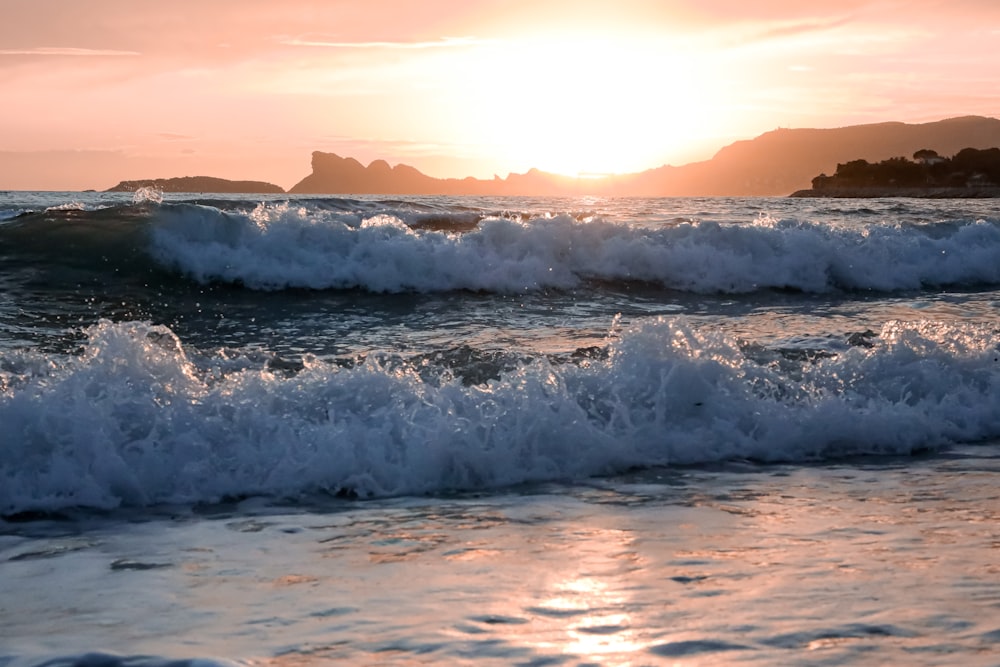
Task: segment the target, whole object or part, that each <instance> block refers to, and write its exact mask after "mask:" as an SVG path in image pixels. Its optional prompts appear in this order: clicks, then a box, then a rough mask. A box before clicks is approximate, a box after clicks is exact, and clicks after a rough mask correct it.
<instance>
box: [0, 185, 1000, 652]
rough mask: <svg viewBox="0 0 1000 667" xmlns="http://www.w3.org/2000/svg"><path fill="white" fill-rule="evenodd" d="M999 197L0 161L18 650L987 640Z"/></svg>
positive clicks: (992, 573) (3, 540) (697, 646)
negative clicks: (304, 178) (651, 189)
mask: <svg viewBox="0 0 1000 667" xmlns="http://www.w3.org/2000/svg"><path fill="white" fill-rule="evenodd" d="M998 315H1000V208H998V204H997V203H996V200H920V199H851V200H844V199H840V200H838V199H830V200H827V199H784V198H667V199H600V198H567V199H546V198H527V197H525V198H476V197H397V198H387V197H357V198H347V197H332V196H330V197H293V196H289V195H260V196H248V195H233V196H225V195H200V196H199V195H166V196H164V195H162V194H160V193H157V192H153V191H148V190H147V191H141V192H139V193H136V194H135V195H131V194H108V193H53V192H39V193H29V192H0V517H2V518H0V667H28V666H30V667H41V666H43V665H44V666H46V667H71V666H72V667H166V666H169V667H181V666H188V667H214V666H219V665H261V666H273V667H292V666H295V667H298V666H313V665H326V664H353V665H535V666H542V665H685V666H687V665H729V664H733V665H769V666H771V665H773V666H777V665H791V664H794V665H890V664H892V665H903V664H905V665H958V664H961V665H993V666H996V665H1000V317H998Z"/></svg>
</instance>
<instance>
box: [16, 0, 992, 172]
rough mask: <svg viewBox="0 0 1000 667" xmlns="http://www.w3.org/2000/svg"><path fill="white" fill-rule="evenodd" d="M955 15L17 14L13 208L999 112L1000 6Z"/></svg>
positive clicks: (191, 7) (628, 155) (377, 9)
mask: <svg viewBox="0 0 1000 667" xmlns="http://www.w3.org/2000/svg"><path fill="white" fill-rule="evenodd" d="M55 7H58V11H55V10H54V9H53V8H55ZM944 7H945V6H944V5H941V4H940V3H938V2H936V0H914V1H913V2H912V3H910V4H908V5H907V10H906V12H901V11H900V10H899V8H898V7H897V6H896V3H864V2H860V1H857V0H849V2H847V3H833V4H815V3H813V4H804V3H801V2H798V1H794V0H774V1H773V2H768V3H764V4H760V3H756V4H755V3H746V2H743V1H742V0H739V1H738V0H715V1H714V2H711V3H704V2H695V1H694V0H677V1H676V2H670V3H664V2H662V1H658V0H618V1H616V2H615V3H607V2H599V1H598V0H575V1H574V2H569V1H568V0H531V1H528V0H510V1H509V2H508V1H504V2H497V1H496V0H468V1H467V2H457V1H454V0H426V2H423V3H412V2H403V1H402V0H377V1H376V2H373V3H368V4H360V3H339V2H338V3H331V2H325V1H323V0H287V2H285V3H281V4H276V3H269V2H265V0H218V1H217V2H211V3H205V2H195V0H177V2H175V3H132V4H130V5H128V6H127V7H123V6H122V5H121V4H120V3H118V2H115V1H114V0H92V2H88V3H59V2H57V1H56V0H38V1H37V2H31V3H29V2H17V3H12V4H11V6H10V7H8V8H6V11H5V14H4V21H3V22H0V81H2V82H3V90H4V93H5V95H6V96H7V99H9V100H12V102H11V103H9V104H6V105H3V106H2V107H0V128H3V132H0V189H5V188H7V189H83V188H101V187H110V186H111V185H113V184H114V183H116V182H118V181H120V180H124V179H133V178H156V177H171V176H181V175H210V176H218V177H223V178H232V179H251V180H264V181H270V182H272V183H276V184H278V185H281V186H282V187H285V188H288V187H291V186H292V185H294V184H295V183H296V182H297V181H298V180H300V179H301V178H303V177H305V176H306V175H308V173H309V156H310V154H311V152H312V151H315V150H319V151H327V152H334V153H338V154H339V155H342V156H345V157H347V156H349V157H354V158H356V159H358V160H359V161H360V162H362V163H364V164H367V163H369V162H371V161H372V160H375V159H383V160H386V161H387V162H389V163H390V164H408V165H411V166H413V167H415V168H417V169H419V170H421V171H423V172H424V173H426V174H427V175H429V176H434V177H438V178H445V177H449V178H463V177H466V176H474V177H477V178H485V179H489V178H492V177H493V175H494V174H496V175H499V176H501V177H504V176H506V175H507V174H509V173H524V172H526V171H528V170H529V169H531V168H538V169H541V170H543V171H548V172H553V173H557V174H563V175H567V176H575V177H580V178H586V177H589V176H593V175H607V174H612V173H632V172H639V171H643V170H646V169H653V168H656V167H660V166H662V165H665V164H673V165H682V164H685V163H688V162H694V161H698V160H706V159H709V158H710V157H711V156H712V155H713V154H714V153H715V152H716V151H718V150H719V149H721V148H722V147H724V146H725V145H727V144H729V143H732V142H733V141H736V140H739V139H751V138H753V137H755V136H757V135H759V134H762V133H764V132H767V131H770V130H773V129H775V128H777V127H843V126H846V125H854V124H861V123H875V122H884V121H902V122H908V123H914V122H927V121H932V120H940V119H943V118H948V117H954V116H960V115H983V116H996V115H997V109H1000V97H998V95H997V94H996V93H995V92H994V91H996V90H998V86H997V72H1000V52H997V50H996V49H995V48H993V47H994V42H995V40H996V35H997V30H996V28H995V27H994V26H996V25H998V24H1000V4H996V3H985V2H980V1H979V0H955V1H954V2H953V3H952V4H949V5H948V6H947V7H948V11H945V9H944ZM83 24H86V26H87V30H85V31H81V30H80V25H83ZM67 111H71V113H68V112H67ZM71 163H72V164H71Z"/></svg>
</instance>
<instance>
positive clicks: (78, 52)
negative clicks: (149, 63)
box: [0, 46, 142, 57]
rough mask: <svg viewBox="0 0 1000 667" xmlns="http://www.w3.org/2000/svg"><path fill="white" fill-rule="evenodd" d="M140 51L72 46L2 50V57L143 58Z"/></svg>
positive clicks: (0, 54)
mask: <svg viewBox="0 0 1000 667" xmlns="http://www.w3.org/2000/svg"><path fill="white" fill-rule="evenodd" d="M141 55H142V54H141V53H139V52H138V51H118V50H115V49H79V48H75V47H72V46H36V47H32V48H29V49H0V56H73V57H78V56H83V57H94V56H105V57H106V56H112V57H121V56H141Z"/></svg>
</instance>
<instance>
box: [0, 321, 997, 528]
mask: <svg viewBox="0 0 1000 667" xmlns="http://www.w3.org/2000/svg"><path fill="white" fill-rule="evenodd" d="M87 333H88V336H89V342H88V344H87V345H86V348H85V350H84V353H83V354H82V355H81V356H79V357H66V358H62V357H60V358H55V357H45V360H46V361H47V363H39V362H38V360H35V361H32V360H31V359H28V358H27V357H25V356H24V354H25V353H20V356H18V357H16V358H14V357H10V358H5V359H4V362H5V363H4V364H2V365H0V368H2V369H4V370H2V374H3V378H2V379H3V381H0V423H2V424H3V429H2V430H0V479H2V480H3V483H2V484H0V511H3V512H12V511H18V510H23V509H31V508H36V509H37V508H46V509H57V508H61V507H68V506H76V505H87V506H93V507H115V506H118V505H121V504H126V505H146V504H151V503H165V502H170V503H191V502H199V501H214V500H218V499H220V498H222V497H224V496H227V495H231V496H233V495H236V496H238V495H245V494H278V495H291V496H296V495H298V494H301V493H308V492H314V491H319V490H329V491H335V490H338V489H351V490H354V491H357V492H358V493H360V494H361V495H373V496H377V495H395V494H410V493H420V492H440V491H445V490H449V489H470V488H488V487H495V486H498V485H506V484H512V483H518V482H523V481H528V480H546V479H559V478H566V477H580V476H589V475H597V474H604V473H609V472H614V471H618V470H623V469H626V468H628V467H630V466H635V465H670V464H677V463H702V462H713V461H720V460H726V459H743V458H752V459H760V460H765V461H775V460H793V461H802V460H822V459H825V458H829V457H840V456H847V455H854V454H871V453H879V454H907V453H910V452H912V451H913V450H915V449H919V448H926V447H930V448H933V447H936V446H939V445H942V444H944V443H947V442H952V441H963V442H969V441H976V440H981V439H984V438H995V437H998V436H1000V409H998V408H1000V363H998V361H997V357H998V351H997V348H996V343H995V341H996V331H995V330H993V329H991V328H989V327H983V326H973V325H965V326H958V325H945V324H940V323H933V322H927V323H918V324H904V323H892V324H888V325H886V327H885V328H884V329H883V330H882V332H881V335H880V336H879V337H878V338H876V339H875V340H874V341H873V342H874V346H873V347H871V348H866V347H857V348H850V349H848V350H847V351H845V352H844V353H842V354H840V355H839V356H837V357H835V358H829V359H823V360H820V361H819V362H816V363H814V364H809V363H806V364H805V365H803V366H801V367H796V368H795V369H794V370H793V371H788V370H783V369H782V368H781V367H779V366H769V365H761V364H759V363H757V362H755V361H753V360H751V359H749V358H748V357H747V356H746V355H745V354H744V353H743V349H742V348H741V346H740V345H739V344H737V342H735V341H733V340H731V339H729V338H727V337H725V336H723V335H722V334H720V333H718V332H715V331H703V330H698V329H695V328H692V327H691V326H690V325H689V324H688V323H687V322H686V321H685V320H683V319H672V320H656V321H652V322H649V323H647V324H645V325H643V326H639V327H637V328H634V329H630V330H627V331H625V332H624V333H623V334H622V337H621V338H620V340H617V341H615V342H614V343H613V344H612V345H611V348H610V355H609V357H608V358H607V359H606V360H590V361H587V362H585V363H583V364H582V365H579V366H578V365H573V364H565V365H556V364H552V363H550V362H548V361H546V360H544V359H539V360H536V361H533V362H531V363H528V364H526V365H524V366H522V367H520V368H518V369H516V370H514V371H511V372H508V373H505V374H503V375H502V376H501V377H500V378H499V379H498V380H494V381H491V382H490V383H489V384H487V385H482V386H464V385H463V384H461V383H460V382H458V381H455V380H449V379H447V376H446V375H442V376H441V377H442V378H443V379H438V380H429V379H427V374H426V373H424V374H423V376H422V375H421V374H418V372H417V370H415V369H413V368H411V367H408V366H405V365H400V364H395V365H393V364H386V363H383V362H379V361H378V360H377V359H375V358H374V357H369V359H368V361H366V362H365V363H363V364H361V365H359V366H357V367H354V368H341V367H338V366H337V365H334V364H330V363H325V362H322V361H319V360H316V359H310V358H307V359H305V366H304V369H303V370H302V371H301V372H299V373H298V374H296V375H294V376H292V377H287V376H285V375H282V374H279V373H272V372H270V371H268V370H266V369H264V368H254V369H249V368H242V369H236V370H233V368H235V367H234V366H232V364H229V362H227V361H226V360H225V359H220V360H219V364H217V365H216V364H214V362H212V361H211V360H209V362H208V363H199V365H196V364H194V363H193V362H192V361H191V359H190V358H189V357H188V355H187V354H186V352H185V350H184V348H183V346H182V345H181V343H180V341H179V340H177V338H176V336H175V335H174V334H173V333H172V332H171V331H170V330H168V329H166V328H163V327H156V326H150V325H147V324H142V323H127V324H111V323H107V322H104V323H101V324H99V325H97V326H95V327H93V328H91V329H90V330H89V331H88V332H87ZM29 356H30V355H29Z"/></svg>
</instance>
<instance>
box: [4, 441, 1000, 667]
mask: <svg viewBox="0 0 1000 667" xmlns="http://www.w3.org/2000/svg"><path fill="white" fill-rule="evenodd" d="M998 475H1000V446H998V445H980V446H970V447H964V448H960V449H956V450H954V451H952V452H951V453H950V454H949V455H947V456H944V455H935V456H927V457H923V458H920V459H916V460H914V459H912V458H907V459H903V460H893V461H884V460H860V461H848V462H842V463H829V464H824V465H815V466H788V465H784V466H753V465H746V464H741V465H737V464H730V465H726V466H723V467H721V468H715V469H704V468H701V469H699V468H694V469H680V470H666V469H660V470H647V471H642V472H637V473H634V474H631V475H628V476H624V477H614V478H607V479H594V480H589V481H588V482H586V483H575V484H546V485H540V486H531V487H523V488H520V489H512V490H509V491H506V492H498V493H493V494H487V495H479V494H472V495H461V496H456V497H451V498H423V499H421V498H404V499H395V500H384V501H371V502H363V503H353V502H343V501H340V502H338V501H326V502H325V503H319V502H318V501H317V504H313V505H312V506H305V507H304V506H301V505H300V506H295V507H281V506H275V505H270V504H266V503H261V502H259V501H246V502H244V503H243V504H239V505H232V506H213V507H205V508H200V509H198V510H197V511H194V512H192V511H191V510H189V509H183V508H173V510H171V509H170V508H161V509H160V510H159V511H158V512H156V513H154V514H150V513H145V514H136V515H133V516H131V517H116V518H101V517H95V516H88V517H78V518H76V519H72V520H71V519H65V520H61V521H50V522H36V523H31V524H28V525H26V526H24V527H22V528H20V529H16V530H13V531H10V532H8V533H7V534H6V535H5V536H4V537H3V538H2V540H0V545H2V551H0V599H3V600H4V603H3V605H2V610H0V628H2V630H0V637H2V638H3V646H4V647H5V649H4V653H5V654H6V655H7V656H9V657H8V658H6V662H4V663H3V664H6V665H35V664H40V663H41V662H42V661H43V660H44V659H45V658H47V657H51V656H72V655H77V656H78V657H79V653H78V652H79V651H80V650H81V648H82V647H86V648H88V649H90V650H96V649H107V650H113V651H114V652H115V653H117V654H119V657H121V660H122V662H123V663H124V662H125V659H124V657H122V656H137V655H156V656H162V657H164V658H175V659H181V658H192V657H204V658H213V657H214V658H216V659H218V658H220V657H225V658H226V659H227V660H228V661H230V662H239V663H241V664H259V665H311V664H330V663H333V662H341V661H343V662H350V663H352V664H371V665H375V664H477V665H479V664H495V665H510V664H532V665H542V664H546V665H548V664H560V665H561V664H565V665H580V664H601V665H627V664H631V665H635V664H682V665H700V664H705V665H709V664H712V665H715V664H746V665H787V664H799V665H834V664H836V665H842V664H908V665H954V664H963V665H995V664H998V661H1000V576H998V575H1000V560H998V558H997V550H998V549H1000V490H998V488H1000V487H998V485H997V483H996V482H997V480H998V479H1000V477H998ZM40 619H45V626H44V627H45V632H44V633H40V632H39V628H38V624H39V620H40ZM18 656H19V657H18ZM133 660H134V658H133ZM0 662H3V661H0ZM60 664H61V663H60ZM109 664H115V663H109ZM128 664H131V663H128ZM138 664H142V663H141V662H140V663H138Z"/></svg>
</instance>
